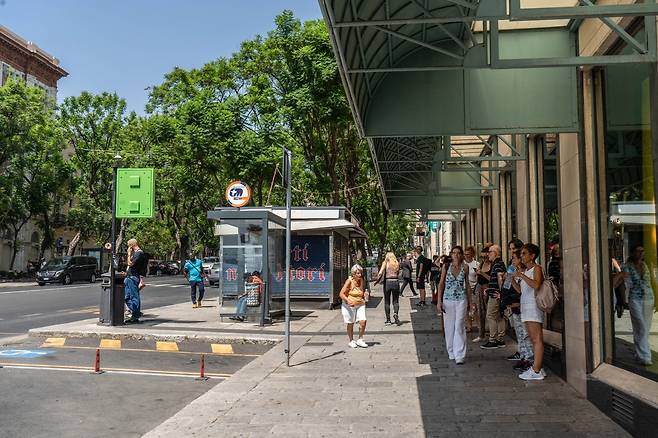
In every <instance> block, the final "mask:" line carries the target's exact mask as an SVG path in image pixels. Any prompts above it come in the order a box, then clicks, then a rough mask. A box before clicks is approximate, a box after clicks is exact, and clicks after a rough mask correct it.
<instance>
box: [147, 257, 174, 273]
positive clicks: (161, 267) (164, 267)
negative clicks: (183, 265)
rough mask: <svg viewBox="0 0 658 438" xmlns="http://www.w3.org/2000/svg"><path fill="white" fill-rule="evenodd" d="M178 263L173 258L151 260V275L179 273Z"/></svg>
mask: <svg viewBox="0 0 658 438" xmlns="http://www.w3.org/2000/svg"><path fill="white" fill-rule="evenodd" d="M179 272H180V268H179V267H178V263H176V262H175V261H171V260H165V261H162V260H149V275H158V276H159V275H178V273H179Z"/></svg>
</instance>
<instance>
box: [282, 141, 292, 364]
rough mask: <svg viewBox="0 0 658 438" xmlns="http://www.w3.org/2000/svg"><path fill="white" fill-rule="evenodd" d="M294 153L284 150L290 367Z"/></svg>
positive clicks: (287, 353) (287, 349) (287, 321)
mask: <svg viewBox="0 0 658 438" xmlns="http://www.w3.org/2000/svg"><path fill="white" fill-rule="evenodd" d="M291 167H292V152H291V151H290V150H288V149H286V148H285V147H284V148H283V184H284V186H285V187H286V273H285V279H286V345H285V352H286V366H290V247H291V228H290V227H291V225H290V224H291V216H292V213H291V210H292V206H291V204H292V187H291V182H292V176H291V175H292V169H291Z"/></svg>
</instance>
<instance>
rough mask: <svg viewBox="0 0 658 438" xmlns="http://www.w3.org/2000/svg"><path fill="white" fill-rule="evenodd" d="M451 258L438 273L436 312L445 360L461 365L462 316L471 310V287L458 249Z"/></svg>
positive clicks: (462, 343)
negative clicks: (439, 312)
mask: <svg viewBox="0 0 658 438" xmlns="http://www.w3.org/2000/svg"><path fill="white" fill-rule="evenodd" d="M450 254H451V255H452V257H451V258H448V259H447V260H446V262H447V263H446V264H445V265H444V267H443V270H442V272H441V280H440V283H439V286H438V294H439V295H438V301H439V304H438V306H437V307H438V310H439V311H441V312H442V313H443V314H444V316H443V326H444V327H443V331H444V333H445V338H446V348H447V350H448V358H449V359H450V360H454V361H455V363H456V364H457V365H462V364H463V363H464V359H465V357H466V328H465V325H464V324H465V320H466V313H467V312H468V310H469V309H471V308H472V305H473V301H472V300H471V285H470V283H469V282H468V271H469V267H468V265H467V264H466V263H464V252H463V250H462V247H461V246H455V247H453V248H452V251H451V252H450Z"/></svg>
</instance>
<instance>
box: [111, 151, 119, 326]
mask: <svg viewBox="0 0 658 438" xmlns="http://www.w3.org/2000/svg"><path fill="white" fill-rule="evenodd" d="M120 163H121V155H119V154H116V155H115V156H114V163H113V164H112V194H111V199H112V200H111V202H112V233H111V237H110V239H111V242H110V243H111V244H112V249H111V253H110V325H115V324H114V319H115V318H116V315H115V314H114V307H115V303H114V295H115V293H114V292H115V289H116V281H115V279H114V276H115V273H116V268H117V260H116V252H117V248H116V244H117V220H116V216H117V206H116V189H117V169H118V168H119V165H120Z"/></svg>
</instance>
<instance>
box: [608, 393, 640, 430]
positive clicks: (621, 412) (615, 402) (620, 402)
mask: <svg viewBox="0 0 658 438" xmlns="http://www.w3.org/2000/svg"><path fill="white" fill-rule="evenodd" d="M634 412H635V406H634V404H633V400H632V399H631V398H630V397H629V396H628V395H626V394H624V393H623V392H620V391H617V390H615V389H613V390H612V415H613V417H614V418H615V419H616V420H619V422H621V423H624V424H626V425H628V426H633V424H634V423H635V418H634Z"/></svg>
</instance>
